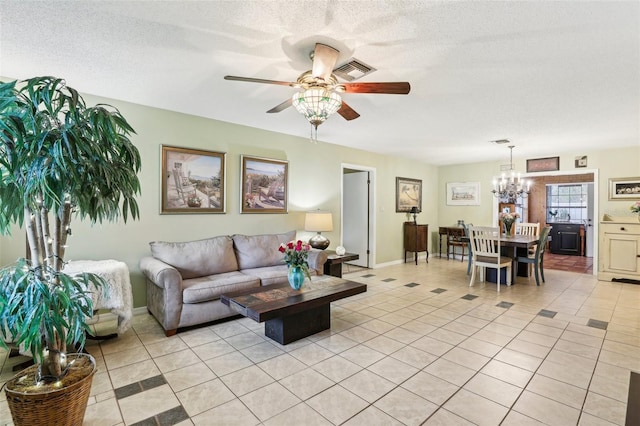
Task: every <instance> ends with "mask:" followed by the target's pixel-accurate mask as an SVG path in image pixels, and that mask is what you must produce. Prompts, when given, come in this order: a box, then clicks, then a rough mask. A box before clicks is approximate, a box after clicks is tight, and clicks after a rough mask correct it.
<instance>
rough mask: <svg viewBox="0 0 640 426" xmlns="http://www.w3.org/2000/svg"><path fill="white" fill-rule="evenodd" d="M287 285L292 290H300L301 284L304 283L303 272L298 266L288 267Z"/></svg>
mask: <svg viewBox="0 0 640 426" xmlns="http://www.w3.org/2000/svg"><path fill="white" fill-rule="evenodd" d="M287 279H288V280H289V285H290V286H291V288H292V289H294V290H300V287H302V283H303V282H304V271H303V270H302V268H301V267H300V266H290V267H289V273H288V274H287Z"/></svg>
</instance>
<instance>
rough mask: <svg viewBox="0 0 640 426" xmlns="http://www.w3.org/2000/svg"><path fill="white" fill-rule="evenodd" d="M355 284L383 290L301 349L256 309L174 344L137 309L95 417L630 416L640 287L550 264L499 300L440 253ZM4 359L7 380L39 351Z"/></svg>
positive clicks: (99, 353) (249, 421)
mask: <svg viewBox="0 0 640 426" xmlns="http://www.w3.org/2000/svg"><path fill="white" fill-rule="evenodd" d="M345 278H348V279H351V280H354V281H359V282H363V283H366V284H367V285H368V291H367V292H366V293H364V294H361V295H357V296H354V297H351V298H349V299H345V300H342V301H339V302H337V303H334V304H332V328H331V330H329V331H325V332H322V333H319V334H316V335H314V336H311V337H309V338H306V339H304V340H301V341H298V342H294V343H292V344H289V345H286V346H281V345H278V344H277V343H275V342H272V341H271V340H269V339H266V338H265V337H264V335H263V333H264V326H263V324H257V323H255V322H253V321H251V320H249V319H245V318H243V319H236V320H232V321H228V322H224V323H220V324H216V325H212V326H207V327H201V328H198V329H194V330H189V331H186V332H181V333H178V335H176V336H173V337H170V338H167V337H165V336H164V334H163V332H162V330H161V328H160V326H159V325H158V324H157V323H156V321H155V320H154V319H153V318H152V317H151V316H149V315H146V314H144V315H137V316H135V319H134V327H133V329H132V330H130V331H128V332H127V333H126V334H125V335H123V336H120V337H119V338H117V339H114V340H111V341H107V342H103V343H101V344H97V343H90V344H89V346H88V350H89V352H90V353H92V354H93V355H94V356H95V358H96V359H97V361H98V364H99V372H98V373H97V374H96V375H95V378H94V382H93V387H92V392H91V397H90V401H89V405H88V407H87V412H86V418H85V424H86V425H132V424H138V425H147V424H179V425H268V426H272V425H301V424H304V425H341V424H344V425H367V426H369V425H422V424H424V425H472V424H477V425H518V426H519V425H537V424H547V425H585V426H586V425H622V424H624V422H625V413H626V405H627V393H628V387H629V373H630V371H631V370H636V371H637V370H640V350H639V346H640V333H638V331H639V328H640V286H637V285H631V284H621V283H611V282H601V281H597V280H596V279H595V278H594V277H593V276H590V275H581V274H576V273H571V272H565V271H553V270H549V271H546V278H547V283H546V284H544V285H543V286H541V287H536V286H535V282H534V280H531V281H528V280H527V279H526V278H518V281H517V284H516V285H514V286H511V287H509V288H507V287H506V286H503V287H502V291H501V292H500V293H497V292H496V287H495V284H486V285H485V284H480V283H476V285H475V286H474V287H472V288H469V287H468V278H467V276H466V262H464V263H461V262H455V261H447V260H444V259H436V258H434V259H431V260H430V262H429V264H425V263H424V262H421V263H420V264H419V265H417V266H416V265H415V264H413V263H407V264H402V265H395V266H390V267H385V268H380V269H374V270H364V271H363V270H360V269H357V268H353V269H352V272H350V273H348V274H347V275H345ZM411 283H415V284H419V285H415V286H412V287H409V286H406V284H411ZM434 290H435V292H434ZM467 295H473V296H477V297H475V298H473V297H469V296H467ZM463 296H466V298H465V299H462V297H463ZM467 299H471V300H467ZM501 302H508V303H506V304H505V303H501ZM498 304H500V306H503V307H498V306H496V305H498ZM509 304H513V305H509ZM541 310H544V311H542V312H541ZM554 312H555V313H556V314H555V316H553V318H550V317H549V316H551V315H553V313H554ZM541 313H542V314H545V315H547V316H542V315H540V314H541ZM594 320H596V321H595V322H594ZM598 321H601V322H598ZM588 324H592V325H595V326H598V327H601V328H597V327H594V326H589V325H588ZM98 326H99V327H100V328H101V331H103V332H104V331H110V329H113V328H114V327H115V325H114V324H109V323H107V324H99V325H98ZM602 327H606V329H602ZM0 360H1V361H0V362H2V363H3V367H2V373H1V376H0V381H4V380H6V379H7V378H8V377H10V376H11V375H12V373H11V371H10V370H11V366H12V365H13V364H14V363H16V362H18V361H20V360H23V359H22V358H12V359H7V357H6V353H2V358H0ZM4 398H5V397H4V393H3V394H2V396H1V397H0V419H1V420H2V421H0V424H3V425H4V424H11V423H8V422H10V416H9V413H8V408H7V405H6V401H5V399H4Z"/></svg>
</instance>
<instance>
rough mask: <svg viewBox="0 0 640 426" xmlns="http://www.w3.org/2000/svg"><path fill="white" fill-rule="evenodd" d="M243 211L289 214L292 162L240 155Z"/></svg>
mask: <svg viewBox="0 0 640 426" xmlns="http://www.w3.org/2000/svg"><path fill="white" fill-rule="evenodd" d="M240 162H241V170H242V172H241V173H242V175H241V182H242V185H241V186H240V190H241V197H240V199H241V202H242V206H241V210H240V211H241V212H242V213H286V212H287V198H288V182H287V178H288V169H289V162H288V161H282V160H271V159H268V158H259V157H248V156H246V155H243V156H241V158H240Z"/></svg>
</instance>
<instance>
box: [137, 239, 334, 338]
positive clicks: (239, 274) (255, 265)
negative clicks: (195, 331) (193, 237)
mask: <svg viewBox="0 0 640 426" xmlns="http://www.w3.org/2000/svg"><path fill="white" fill-rule="evenodd" d="M294 238H295V231H291V232H287V233H283V234H266V235H232V236H228V235H224V236H218V237H213V238H207V239H204V240H198V241H189V242H163V241H154V242H151V243H149V245H150V246H151V256H148V257H144V258H143V259H141V260H140V269H141V271H142V273H143V274H144V275H145V277H146V281H147V310H148V311H149V312H150V313H151V314H152V315H153V316H154V317H155V318H156V319H157V320H158V322H160V324H161V325H162V327H163V328H164V330H165V334H166V335H167V336H172V335H174V334H175V333H176V332H177V331H178V328H181V327H188V326H192V325H198V324H203V323H207V322H210V321H214V320H217V319H220V318H225V317H229V316H233V315H236V312H234V311H232V310H231V309H230V308H229V307H228V306H226V305H223V304H222V302H220V296H221V295H222V294H225V293H228V292H231V291H234V290H241V289H245V288H251V287H258V286H264V285H271V284H278V283H285V282H287V265H286V264H285V263H284V260H283V258H284V256H283V254H282V253H280V252H279V251H278V248H279V247H280V244H282V243H286V242H288V241H291V240H293V239H294ZM326 260H327V254H326V252H324V251H321V250H315V249H312V250H311V252H310V253H309V259H308V263H309V271H310V272H311V275H322V273H323V268H324V263H325V262H326Z"/></svg>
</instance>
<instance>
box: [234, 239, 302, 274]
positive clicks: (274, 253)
mask: <svg viewBox="0 0 640 426" xmlns="http://www.w3.org/2000/svg"><path fill="white" fill-rule="evenodd" d="M295 236H296V231H290V232H285V233H283V234H265V235H240V234H236V235H234V236H233V247H234V248H235V251H236V257H237V258H238V268H239V269H241V270H242V269H253V268H261V267H264V266H276V265H283V264H284V255H283V254H282V253H280V252H279V251H278V248H280V244H282V243H288V242H289V241H291V240H293V239H294V238H295Z"/></svg>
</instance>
